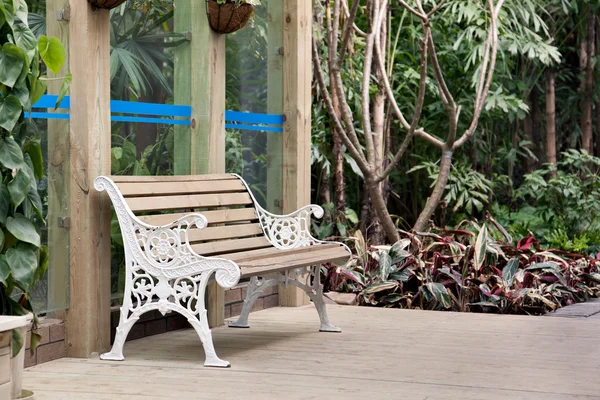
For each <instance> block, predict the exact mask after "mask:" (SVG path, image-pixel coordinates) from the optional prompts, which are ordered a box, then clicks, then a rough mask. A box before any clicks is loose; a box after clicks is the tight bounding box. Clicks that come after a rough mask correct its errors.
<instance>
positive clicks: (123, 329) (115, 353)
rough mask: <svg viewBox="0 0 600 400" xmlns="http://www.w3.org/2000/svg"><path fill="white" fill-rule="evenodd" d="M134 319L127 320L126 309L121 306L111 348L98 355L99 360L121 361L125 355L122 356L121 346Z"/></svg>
mask: <svg viewBox="0 0 600 400" xmlns="http://www.w3.org/2000/svg"><path fill="white" fill-rule="evenodd" d="M136 321H137V318H136V319H130V320H127V310H126V309H125V308H124V306H123V307H121V315H120V317H119V326H118V327H117V334H116V335H115V341H114V343H113V345H112V349H111V350H110V352H108V353H103V354H101V355H100V359H101V360H109V361H123V360H125V357H124V356H123V346H124V345H125V340H126V339H127V335H128V334H129V331H130V330H131V327H132V326H133V324H135V322H136Z"/></svg>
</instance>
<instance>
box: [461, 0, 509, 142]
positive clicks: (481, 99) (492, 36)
mask: <svg viewBox="0 0 600 400" xmlns="http://www.w3.org/2000/svg"><path fill="white" fill-rule="evenodd" d="M503 4H504V0H498V3H497V4H496V5H494V0H488V6H489V8H490V13H491V18H490V33H489V35H488V40H487V43H486V49H488V50H487V51H486V55H487V56H488V57H489V66H488V62H487V60H484V63H485V69H484V65H482V67H481V76H480V78H479V81H480V84H479V87H478V89H477V94H476V100H475V108H474V111H473V119H472V120H471V124H470V126H469V128H467V130H466V131H465V133H464V134H463V135H462V136H461V137H460V138H459V139H458V140H457V141H456V143H453V145H452V149H453V150H454V149H457V148H459V147H460V146H462V145H464V144H465V143H466V142H467V141H468V140H469V139H470V138H471V137H472V136H473V135H474V134H475V130H476V129H477V125H478V123H479V116H480V115H481V112H482V111H483V106H484V104H485V100H486V98H487V95H488V93H489V90H490V86H491V85H492V81H493V79H494V70H495V68H496V58H497V55H498V16H499V14H500V10H501V8H502V5H503ZM490 53H491V54H490ZM486 55H484V58H485V57H486ZM484 81H485V83H484Z"/></svg>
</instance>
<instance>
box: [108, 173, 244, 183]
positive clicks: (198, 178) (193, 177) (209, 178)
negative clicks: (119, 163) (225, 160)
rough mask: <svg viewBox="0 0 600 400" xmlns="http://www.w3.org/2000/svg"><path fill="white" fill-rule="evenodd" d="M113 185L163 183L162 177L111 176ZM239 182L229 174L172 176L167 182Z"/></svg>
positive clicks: (163, 178)
mask: <svg viewBox="0 0 600 400" xmlns="http://www.w3.org/2000/svg"><path fill="white" fill-rule="evenodd" d="M110 179H112V181H113V182H115V183H123V182H163V181H164V180H165V177H164V176H125V175H112V176H111V177H110ZM222 180H239V178H238V177H236V176H234V175H231V174H202V175H174V176H169V182H189V181H222Z"/></svg>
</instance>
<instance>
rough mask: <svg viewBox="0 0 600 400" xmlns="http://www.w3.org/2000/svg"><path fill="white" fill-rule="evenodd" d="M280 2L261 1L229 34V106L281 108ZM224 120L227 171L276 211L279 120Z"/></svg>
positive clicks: (255, 109) (243, 109)
mask: <svg viewBox="0 0 600 400" xmlns="http://www.w3.org/2000/svg"><path fill="white" fill-rule="evenodd" d="M282 4H283V3H282V2H281V1H278V0H271V1H268V0H264V1H261V4H260V5H259V6H256V7H255V8H254V18H253V19H252V20H251V22H250V23H249V24H248V25H247V26H246V27H244V28H242V29H241V30H239V31H237V32H235V33H233V34H229V35H227V44H226V46H227V49H226V52H227V82H226V85H227V87H226V95H227V102H226V106H227V109H228V110H232V111H241V112H247V113H256V114H260V115H257V116H256V120H257V121H260V120H261V117H263V116H264V114H271V115H281V114H283V85H282V80H283V77H282V76H283V71H282V61H283V58H282V56H281V54H280V53H281V48H282V42H283V29H282V24H281V21H282V17H283V5H282ZM226 119H229V118H227V117H226ZM227 122H228V126H227V127H228V129H227V168H228V170H227V172H235V173H238V174H240V175H242V176H243V177H244V179H245V180H246V181H247V182H248V184H249V185H250V187H251V188H252V190H253V192H254V194H255V196H256V198H257V200H258V202H259V203H260V204H261V205H262V206H263V207H265V208H266V209H268V210H270V211H273V212H280V211H281V210H280V207H279V204H280V202H281V187H282V185H281V159H282V140H281V135H282V132H281V124H278V125H265V124H261V123H260V122H257V123H255V124H256V125H263V126H268V127H270V128H276V129H277V131H261V130H246V129H234V128H233V127H231V125H233V124H232V123H231V122H232V121H231V120H229V121H227ZM238 123H240V122H238ZM240 124H241V123H240ZM244 124H245V125H246V124H247V123H244ZM257 129H258V128H257Z"/></svg>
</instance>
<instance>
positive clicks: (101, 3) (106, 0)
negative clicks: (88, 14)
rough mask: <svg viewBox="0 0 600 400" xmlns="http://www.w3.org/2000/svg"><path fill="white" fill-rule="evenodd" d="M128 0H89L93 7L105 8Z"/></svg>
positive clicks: (110, 7) (114, 6) (113, 6)
mask: <svg viewBox="0 0 600 400" xmlns="http://www.w3.org/2000/svg"><path fill="white" fill-rule="evenodd" d="M126 1H127V0H88V3H90V4H91V5H92V7H93V8H105V9H107V10H110V9H112V8H116V7H119V6H120V5H121V4H123V3H125V2H126Z"/></svg>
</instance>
